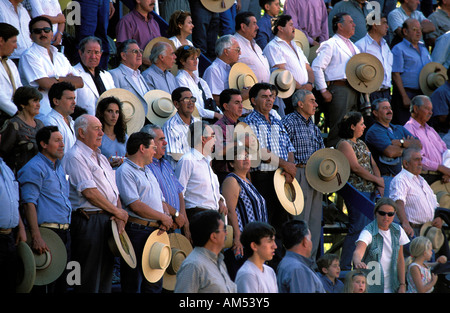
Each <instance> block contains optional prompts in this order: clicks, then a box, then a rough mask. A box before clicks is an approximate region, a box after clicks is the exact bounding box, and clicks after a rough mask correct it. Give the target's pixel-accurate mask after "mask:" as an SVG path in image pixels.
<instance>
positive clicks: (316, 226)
mask: <svg viewBox="0 0 450 313" xmlns="http://www.w3.org/2000/svg"><path fill="white" fill-rule="evenodd" d="M292 101H293V102H292V103H293V104H294V107H295V111H294V112H293V113H291V114H288V115H287V116H285V117H283V119H282V122H283V125H284V127H285V129H286V131H287V133H288V134H289V139H290V140H291V142H292V145H293V146H294V148H295V152H294V157H295V163H296V165H297V175H296V177H295V178H296V179H297V181H298V182H299V184H300V187H301V188H302V191H303V197H304V203H305V205H304V209H303V211H302V213H301V214H300V215H299V216H298V218H299V219H301V220H304V221H306V222H307V223H308V225H309V227H310V231H311V240H312V242H313V247H312V255H313V256H315V255H316V253H317V249H318V248H319V243H320V237H321V229H322V228H321V226H322V197H323V195H322V193H321V192H319V191H317V190H315V189H314V188H312V187H311V186H310V185H309V183H308V181H307V179H306V173H305V168H306V162H308V159H309V157H310V156H311V155H312V154H313V153H314V152H316V151H317V150H320V149H323V148H325V145H324V143H323V139H322V134H321V132H320V130H319V128H318V127H317V125H316V124H315V123H314V121H313V120H312V118H311V117H312V116H314V115H315V113H316V109H317V106H318V105H317V103H316V98H315V97H314V94H313V93H312V92H311V91H309V90H304V89H300V90H297V91H296V92H295V93H294V95H293V96H292Z"/></svg>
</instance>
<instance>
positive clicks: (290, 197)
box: [273, 168, 305, 215]
mask: <svg viewBox="0 0 450 313" xmlns="http://www.w3.org/2000/svg"><path fill="white" fill-rule="evenodd" d="M273 184H274V186H275V192H276V193H277V197H278V200H279V201H280V203H281V205H282V206H283V208H284V209H285V210H286V211H287V212H288V213H290V214H292V215H300V213H302V211H303V207H304V205H305V200H304V198H303V191H302V188H301V187H300V185H299V183H298V181H297V179H295V178H294V181H293V182H292V183H291V184H287V183H286V177H285V176H284V175H283V174H282V169H281V168H279V169H277V170H276V171H275V175H274V176H273Z"/></svg>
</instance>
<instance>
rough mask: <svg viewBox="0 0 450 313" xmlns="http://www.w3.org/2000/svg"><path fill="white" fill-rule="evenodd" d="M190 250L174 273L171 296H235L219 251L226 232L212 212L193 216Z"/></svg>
mask: <svg viewBox="0 0 450 313" xmlns="http://www.w3.org/2000/svg"><path fill="white" fill-rule="evenodd" d="M189 228H190V230H191V235H192V243H193V245H194V250H192V252H191V253H190V254H189V255H188V256H187V258H186V259H185V260H184V261H183V263H182V264H181V267H180V269H179V270H178V272H177V282H176V284H175V289H174V292H175V293H236V291H237V289H236V284H235V283H234V282H233V281H232V280H231V279H230V276H229V275H228V271H227V267H226V266H225V262H224V256H223V254H222V250H223V248H224V247H225V238H226V236H227V229H226V227H225V224H224V222H223V220H222V216H221V215H220V214H219V213H218V212H216V211H213V210H207V211H204V212H199V213H198V214H196V215H194V217H193V218H192V220H191V223H190V226H189Z"/></svg>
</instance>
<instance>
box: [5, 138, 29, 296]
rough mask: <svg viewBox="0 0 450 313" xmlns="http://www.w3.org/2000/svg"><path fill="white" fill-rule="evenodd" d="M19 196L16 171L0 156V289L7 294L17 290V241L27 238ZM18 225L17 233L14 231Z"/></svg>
mask: <svg viewBox="0 0 450 313" xmlns="http://www.w3.org/2000/svg"><path fill="white" fill-rule="evenodd" d="M0 142H1V135H0ZM19 197H20V196H19V186H18V184H17V182H16V178H15V176H14V173H13V172H12V171H11V169H10V168H9V166H8V165H6V163H5V162H4V161H3V159H2V158H1V157H0V203H2V209H1V210H0V276H1V277H2V283H1V284H0V291H1V292H4V293H6V294H12V293H15V292H16V286H17V276H16V275H17V273H18V267H19V266H18V264H19V261H18V254H17V245H16V243H18V242H19V241H26V239H27V238H26V237H27V236H26V233H25V226H24V224H23V222H22V218H21V217H20V214H19V200H20V198H19ZM16 227H17V229H18V231H17V233H16V232H13V229H14V228H16Z"/></svg>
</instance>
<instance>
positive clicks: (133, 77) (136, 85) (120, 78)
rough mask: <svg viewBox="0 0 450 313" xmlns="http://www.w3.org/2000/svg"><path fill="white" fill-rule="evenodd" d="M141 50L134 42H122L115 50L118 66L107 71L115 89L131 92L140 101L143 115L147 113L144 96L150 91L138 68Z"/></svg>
mask: <svg viewBox="0 0 450 313" xmlns="http://www.w3.org/2000/svg"><path fill="white" fill-rule="evenodd" d="M142 53H143V50H142V49H140V48H139V45H138V43H137V41H136V40H134V39H128V40H125V41H124V42H122V43H121V44H120V46H119V48H118V49H117V54H118V55H119V56H120V65H119V66H118V67H116V68H115V69H112V70H110V71H109V73H110V74H111V76H112V78H113V80H114V85H115V86H116V88H123V89H126V90H128V91H131V92H132V93H133V94H134V95H135V96H136V97H138V98H139V100H141V103H142V106H143V107H144V111H145V115H147V112H148V105H147V102H146V101H145V98H144V95H145V94H146V93H147V92H148V91H150V87H149V86H148V84H147V83H146V82H145V79H144V76H142V73H141V71H140V70H139V67H140V66H141V65H142Z"/></svg>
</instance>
